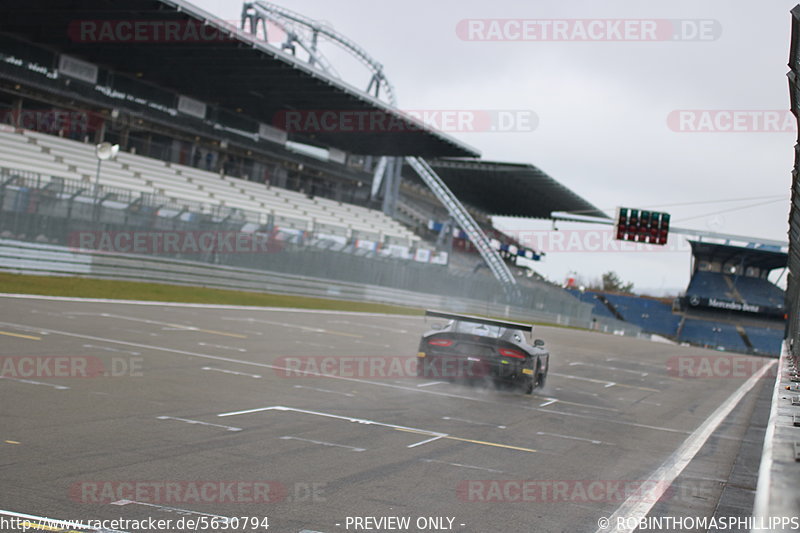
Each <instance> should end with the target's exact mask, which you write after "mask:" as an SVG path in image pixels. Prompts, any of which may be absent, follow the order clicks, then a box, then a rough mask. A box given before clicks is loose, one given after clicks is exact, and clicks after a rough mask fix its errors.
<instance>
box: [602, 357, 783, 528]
mask: <svg viewBox="0 0 800 533" xmlns="http://www.w3.org/2000/svg"><path fill="white" fill-rule="evenodd" d="M775 362H776V361H775V360H772V361H770V362H769V364H766V365H764V366H762V367H761V368H760V369H758V371H756V372H755V373H754V374H753V375H752V376H750V378H748V380H747V381H745V382H744V383H742V385H741V386H740V387H739V388H738V389H737V390H736V391H735V392H734V393H733V394H731V395H730V397H728V398H727V399H726V400H725V401H724V402H722V404H720V406H719V407H717V409H716V410H714V412H713V413H711V416H709V417H708V418H707V419H706V420H705V421H704V422H703V423H702V424H701V425H700V427H698V428H697V429H696V430H694V432H693V433H692V434H691V435H689V437H688V438H687V439H686V440H685V441H684V442H683V444H681V445H680V447H679V448H678V449H677V450H675V451H674V452H673V453H672V455H671V456H670V457H669V458H668V459H667V460H666V461H665V462H664V463H663V464H662V465H661V466H659V467H658V468H657V469H656V470H655V471H654V472H653V473H652V474H650V476H649V478H648V480H647V481H646V482H645V483H650V482H652V483H653V486H671V485H672V483H673V482H674V481H675V479H676V478H677V477H678V476H679V475H680V474H681V472H683V470H684V469H685V468H686V466H688V465H689V463H690V462H691V461H692V459H694V457H695V456H696V455H697V453H698V452H699V451H700V449H701V448H702V447H703V445H704V444H705V443H706V441H707V440H708V439H709V437H711V435H712V434H713V433H714V431H716V430H717V428H718V427H719V426H720V424H722V422H724V421H725V419H726V418H727V416H728V415H729V414H730V413H731V411H733V409H734V408H736V406H737V405H739V402H740V401H741V400H742V398H744V396H745V395H746V394H747V393H748V392H750V391H751V390H752V388H753V387H754V386H755V384H756V383H758V382H759V380H760V379H761V378H763V377H764V374H766V372H767V371H768V370H769V369H771V368H772V366H773V365H774V364H775ZM645 500H652V501H645ZM655 503H656V500H655V499H654V498H649V499H648V498H641V497H640V496H638V495H636V496H630V497H629V498H628V499H627V500H625V502H624V503H623V504H622V505H620V506H619V508H618V509H617V510H616V511H615V512H614V514H613V515H611V516H609V517H608V520H609V524H610V528H609V529H603V528H600V529H598V530H597V533H609V532H610V533H632V531H633V530H634V528H633V527H630V525H631V524H632V523H639V520H640V519H641V518H644V517H645V516H647V514H648V513H649V512H650V510H651V509H652V508H653V506H654V505H655ZM618 517H620V518H623V517H624V520H618Z"/></svg>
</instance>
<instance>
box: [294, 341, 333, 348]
mask: <svg viewBox="0 0 800 533" xmlns="http://www.w3.org/2000/svg"><path fill="white" fill-rule="evenodd" d="M294 343H295V344H304V345H306V346H313V347H315V348H325V349H326V350H329V349H330V346H328V345H327V344H320V343H318V342H311V341H301V340H296V341H294Z"/></svg>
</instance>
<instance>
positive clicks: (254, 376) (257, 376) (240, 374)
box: [200, 366, 262, 379]
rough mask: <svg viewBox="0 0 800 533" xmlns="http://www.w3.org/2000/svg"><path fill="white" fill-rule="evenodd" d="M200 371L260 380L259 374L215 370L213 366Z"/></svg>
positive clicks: (221, 369) (223, 369)
mask: <svg viewBox="0 0 800 533" xmlns="http://www.w3.org/2000/svg"><path fill="white" fill-rule="evenodd" d="M200 370H211V371H213V372H222V373H223V374H233V375H234V376H247V377H249V378H255V379H261V377H262V376H261V374H248V373H247V372H237V371H236V370H228V369H225V368H216V367H213V366H204V367H203V368H201V369H200Z"/></svg>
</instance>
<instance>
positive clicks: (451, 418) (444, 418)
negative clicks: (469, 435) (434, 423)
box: [442, 416, 506, 429]
mask: <svg viewBox="0 0 800 533" xmlns="http://www.w3.org/2000/svg"><path fill="white" fill-rule="evenodd" d="M442 420H452V421H454V422H464V423H465V424H472V425H473V426H489V427H492V428H497V429H506V426H498V425H496V424H487V423H486V422H475V421H474V420H467V419H466V418H455V417H453V416H443V417H442Z"/></svg>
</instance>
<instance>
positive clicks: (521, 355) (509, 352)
mask: <svg viewBox="0 0 800 533" xmlns="http://www.w3.org/2000/svg"><path fill="white" fill-rule="evenodd" d="M497 351H498V352H500V355H504V356H506V357H516V358H517V359H525V354H524V353H522V352H520V351H519V350H512V349H510V348H500V349H499V350H497Z"/></svg>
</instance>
